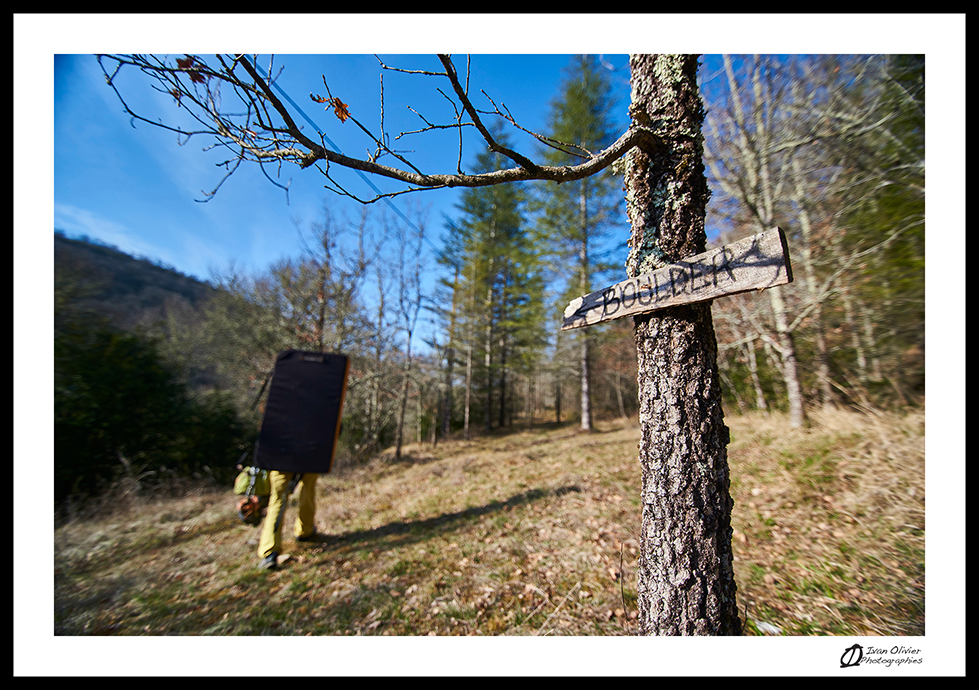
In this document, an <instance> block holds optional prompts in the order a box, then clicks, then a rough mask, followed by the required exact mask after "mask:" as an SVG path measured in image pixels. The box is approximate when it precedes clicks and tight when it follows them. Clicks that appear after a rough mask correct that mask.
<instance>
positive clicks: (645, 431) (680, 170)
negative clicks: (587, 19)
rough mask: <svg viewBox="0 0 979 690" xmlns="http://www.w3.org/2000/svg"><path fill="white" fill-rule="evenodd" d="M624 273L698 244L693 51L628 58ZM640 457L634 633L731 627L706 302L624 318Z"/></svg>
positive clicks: (719, 631)
mask: <svg viewBox="0 0 979 690" xmlns="http://www.w3.org/2000/svg"><path fill="white" fill-rule="evenodd" d="M630 66H631V68H632V104H631V106H630V112H631V115H632V117H633V120H634V122H635V123H636V124H638V125H640V126H644V127H648V128H650V129H651V130H652V131H653V133H654V134H655V135H657V138H658V139H660V140H661V141H662V142H664V146H662V147H659V148H657V149H651V148H648V147H639V148H635V149H633V150H632V151H631V153H630V154H629V156H628V158H627V165H626V174H625V182H626V199H627V205H628V212H629V219H630V222H631V224H632V236H631V239H630V247H631V250H630V253H629V259H628V261H627V266H626V268H627V271H628V273H629V275H631V276H636V275H639V274H641V273H644V272H646V271H649V270H653V269H655V268H657V267H658V266H661V265H665V264H667V263H670V262H672V261H676V260H679V259H681V258H683V257H686V256H690V255H693V254H697V253H700V252H703V251H705V248H706V233H705V229H704V223H705V216H706V205H707V199H708V196H709V191H708V188H707V181H706V178H705V176H704V164H703V141H702V135H701V125H702V123H703V118H704V109H703V104H702V101H701V98H700V93H699V90H698V87H697V56H695V55H633V56H632V57H631V58H630ZM635 337H636V349H637V356H638V383H639V404H640V411H639V416H640V427H641V434H642V435H641V441H640V448H639V459H640V463H641V465H642V482H643V486H642V503H643V508H642V535H641V543H642V546H641V552H640V556H639V564H638V584H637V589H638V598H639V617H640V630H641V632H642V634H645V635H740V634H741V621H740V619H739V617H738V612H737V604H736V600H735V593H736V585H735V581H734V569H733V565H732V549H731V508H732V500H731V497H730V491H729V475H728V464H727V443H728V438H729V436H728V429H727V427H726V426H725V425H724V419H723V412H722V410H721V390H720V377H719V374H718V369H717V343H716V340H715V337H714V328H713V322H712V318H711V311H710V305H709V303H708V304H706V305H704V304H701V305H692V306H684V307H676V308H672V309H668V310H664V311H662V312H657V313H654V314H651V315H645V316H640V317H636V318H635Z"/></svg>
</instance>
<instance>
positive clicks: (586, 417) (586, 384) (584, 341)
mask: <svg viewBox="0 0 979 690" xmlns="http://www.w3.org/2000/svg"><path fill="white" fill-rule="evenodd" d="M586 184H587V180H582V182H581V194H580V195H579V197H578V223H579V225H580V230H581V244H580V245H579V249H578V261H579V262H580V270H581V294H583V295H587V294H588V293H589V292H591V286H590V285H589V282H590V281H589V280H588V276H589V273H590V272H591V271H590V266H589V265H588V195H587V194H586V193H585V185H586ZM579 337H580V338H581V430H582V431H591V429H592V418H591V372H590V371H589V369H588V356H589V352H588V350H589V338H588V332H587V331H585V332H582V333H580V334H579Z"/></svg>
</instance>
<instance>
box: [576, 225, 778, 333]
mask: <svg viewBox="0 0 979 690" xmlns="http://www.w3.org/2000/svg"><path fill="white" fill-rule="evenodd" d="M791 282H792V264H791V262H790V261H789V248H788V246H787V245H786V243H785V234H784V233H783V232H782V230H781V228H774V229H773V230H769V231H767V232H763V233H760V234H758V235H754V236H753V237H747V238H745V239H743V240H739V241H737V242H734V243H732V244H728V245H725V246H723V247H719V248H717V249H712V250H710V251H708V252H704V253H703V254H698V255H696V256H692V257H690V258H689V259H684V260H683V261H680V262H677V263H675V264H670V265H669V266H664V267H663V268H658V269H656V270H655V271H652V272H651V273H644V274H642V275H640V276H636V277H635V278H630V279H629V280H624V281H622V282H621V283H616V284H615V285H611V286H609V287H607V288H605V289H604V290H599V291H598V292H593V293H591V294H589V295H585V296H584V297H578V298H576V299H574V300H572V301H571V304H569V305H568V306H567V308H566V309H565V310H564V325H563V326H562V327H561V330H568V329H570V328H581V327H582V326H592V325H594V324H596V323H602V322H604V321H611V320H613V319H620V318H622V317H623V316H636V315H637V314H646V313H649V312H652V311H657V310H659V309H666V308H667V307H676V306H679V305H681V304H693V303H695V302H704V301H707V300H712V299H715V298H717V297H723V296H724V295H733V294H736V293H739V292H747V291H749V290H764V289H765V288H770V287H775V286H776V285H784V284H786V283H791Z"/></svg>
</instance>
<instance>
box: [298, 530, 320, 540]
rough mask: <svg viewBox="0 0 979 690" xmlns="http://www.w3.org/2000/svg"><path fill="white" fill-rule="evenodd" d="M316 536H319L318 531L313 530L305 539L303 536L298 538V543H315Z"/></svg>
mask: <svg viewBox="0 0 979 690" xmlns="http://www.w3.org/2000/svg"><path fill="white" fill-rule="evenodd" d="M316 536H317V535H316V530H313V531H312V532H310V533H309V534H307V535H306V536H305V537H303V536H299V537H296V541H315V540H316Z"/></svg>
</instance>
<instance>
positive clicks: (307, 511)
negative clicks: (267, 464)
mask: <svg viewBox="0 0 979 690" xmlns="http://www.w3.org/2000/svg"><path fill="white" fill-rule="evenodd" d="M292 476H293V475H292V472H277V471H275V470H272V471H270V472H269V483H270V484H271V488H272V493H271V494H270V495H269V507H268V511H267V512H266V513H265V522H263V523H262V536H261V537H260V538H259V540H258V557H259V558H265V557H266V556H268V555H269V554H270V553H272V552H275V553H282V520H283V518H284V517H285V512H286V501H288V500H289V482H290V481H291V480H292ZM318 476H319V475H318V474H316V473H312V472H311V473H307V474H304V475H303V476H302V479H300V480H299V515H298V516H297V517H296V523H295V527H294V529H293V535H294V536H297V537H308V536H310V535H311V534H312V533H313V531H314V530H315V529H316V525H315V522H314V520H315V518H316V478H317V477H318Z"/></svg>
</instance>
